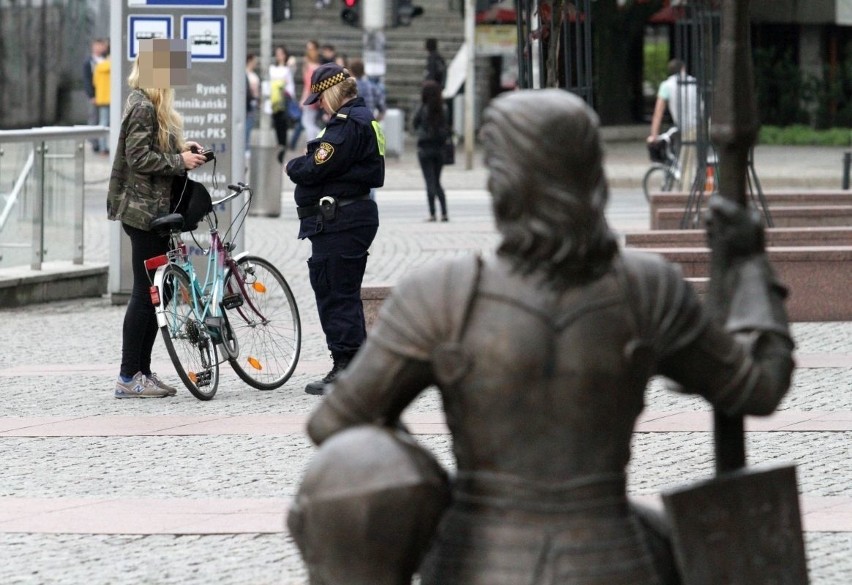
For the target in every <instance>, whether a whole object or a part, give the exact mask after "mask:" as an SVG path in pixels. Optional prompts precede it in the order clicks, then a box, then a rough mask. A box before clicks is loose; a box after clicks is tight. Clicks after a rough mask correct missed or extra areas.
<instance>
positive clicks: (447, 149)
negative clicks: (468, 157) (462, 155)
mask: <svg viewBox="0 0 852 585" xmlns="http://www.w3.org/2000/svg"><path fill="white" fill-rule="evenodd" d="M441 158H442V159H443V161H444V164H445V165H452V164H455V163H456V145H455V143H454V142H453V137H452V136H450V137H449V138H447V139H446V140H445V141H444V144H442V145H441Z"/></svg>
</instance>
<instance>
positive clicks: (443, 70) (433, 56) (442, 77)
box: [423, 38, 447, 89]
mask: <svg viewBox="0 0 852 585" xmlns="http://www.w3.org/2000/svg"><path fill="white" fill-rule="evenodd" d="M423 81H434V82H436V83H437V84H438V85H440V86H441V89H443V88H444V85H445V84H446V83H447V62H446V61H444V57H443V56H441V53H439V52H438V39H436V38H428V39H426V70H425V71H424V72H423Z"/></svg>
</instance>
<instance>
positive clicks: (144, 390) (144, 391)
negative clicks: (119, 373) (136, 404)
mask: <svg viewBox="0 0 852 585" xmlns="http://www.w3.org/2000/svg"><path fill="white" fill-rule="evenodd" d="M168 395H169V391H168V390H164V389H162V388H159V387H158V386H157V385H156V384H154V382H152V381H151V380H150V379H149V378H147V377H145V375H144V374H143V373H142V372H136V375H135V376H133V378H132V379H131V380H130V381H129V382H122V381H121V377H119V378H118V380H116V381H115V397H116V398H163V397H164V396H168Z"/></svg>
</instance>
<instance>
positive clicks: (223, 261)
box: [145, 191, 262, 357]
mask: <svg viewBox="0 0 852 585" xmlns="http://www.w3.org/2000/svg"><path fill="white" fill-rule="evenodd" d="M241 192H242V191H239V192H236V193H233V194H231V195H228V196H227V197H225V198H224V199H221V200H219V201H215V202H213V205H214V206H216V205H220V204H222V203H225V202H226V201H229V200H231V199H233V198H234V197H236V196H237V195H239V194H240V193H241ZM206 221H207V224H208V225H209V226H210V230H209V234H210V246H209V247H208V249H207V250H205V251H204V254H205V255H206V256H207V267H206V270H205V273H204V280H203V281H200V280H199V278H198V271H196V269H195V265H194V264H193V262H192V259H191V257H190V256H189V254H188V253H187V246H186V244H185V243H184V242H183V241H182V239H181V237H180V234H181V232H180V231H173V232H171V233H170V235H169V238H170V245H169V248H170V250H169V251H168V252H167V253H166V254H164V255H162V256H157V257H155V258H151V259H149V260H146V261H145V266H146V268H148V269H149V270H151V269H154V268H156V272H155V274H154V278H153V282H152V286H151V301H152V303H153V304H154V306H155V313H156V316H157V327H164V326H165V325H166V324H167V323H168V321H167V311H168V305H167V303H164V302H162V301H163V300H164V299H165V292H166V291H165V290H164V289H163V280H164V278H165V273H166V268H167V267H168V266H169V265H174V266H177V267H178V268H181V269H182V270H183V271H184V272H185V273H186V274H187V276H188V277H189V280H190V282H191V283H192V303H191V305H192V311H193V313H194V315H195V317H196V319H197V320H199V321H200V322H202V323H204V324H205V325H207V326H208V327H215V328H219V327H221V326H222V325H223V322H224V320H225V319H226V317H225V315H224V311H223V310H222V300H223V298H224V296H225V282H226V281H227V279H228V277H229V275H230V274H232V273H236V274H237V279H238V280H237V281H238V283H239V286H240V288H241V289H242V290H241V291H240V292H241V293H242V295H243V297H244V298H245V297H246V295H245V283H244V282H243V280H242V278H241V277H240V276H239V272H238V271H237V270H236V267H237V263H238V262H239V260H240V259H241V258H243V257H244V256H247V255H248V252H241V253H240V254H237V255H236V256H231V254H230V252H229V249H228V247H227V245H226V244H225V243H224V242H223V241H222V239H221V237H220V236H219V230H218V227H217V225H216V222H215V221H214V220H213V219H211V217H210V215H208V216H207V218H206ZM231 225H233V222H232V224H231ZM229 229H230V228H229ZM249 304H250V306H251V308H252V310H253V311H254V312H255V313H257V314H258V316H260V317H261V318H262V315H261V314H260V311H259V310H258V309H257V308H256V307H254V306H253V304H252V303H251V301H250V300H249ZM214 342H215V343H217V344H221V343H222V338H221V336H219V338H218V339H215V340H214ZM224 347H225V348H226V354H227V356H226V357H235V356H234V355H231V351H230V350H229V348H228V346H227V344H224Z"/></svg>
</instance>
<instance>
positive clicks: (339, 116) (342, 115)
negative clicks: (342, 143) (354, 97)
mask: <svg viewBox="0 0 852 585" xmlns="http://www.w3.org/2000/svg"><path fill="white" fill-rule="evenodd" d="M336 116H337V117H338V118H341V119H343V120H345V119H346V118H348V117H349V114H340V113H338V114H336Z"/></svg>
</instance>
